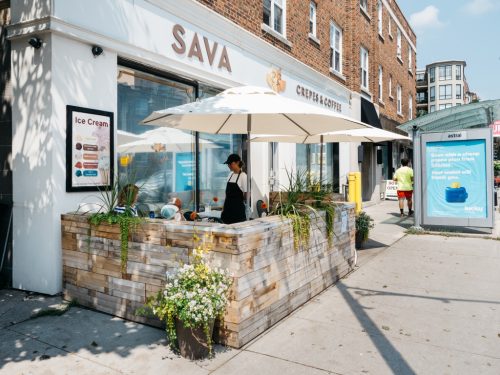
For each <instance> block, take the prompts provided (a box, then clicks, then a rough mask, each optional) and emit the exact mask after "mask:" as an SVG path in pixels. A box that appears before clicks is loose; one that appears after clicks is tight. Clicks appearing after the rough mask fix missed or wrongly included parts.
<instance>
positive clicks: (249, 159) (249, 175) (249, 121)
mask: <svg viewBox="0 0 500 375" xmlns="http://www.w3.org/2000/svg"><path fill="white" fill-rule="evenodd" d="M251 132H252V115H248V116H247V162H248V163H247V207H248V209H249V210H250V212H252V210H251V206H250V203H251V199H250V197H251V195H252V171H251V164H252V152H251V146H252V144H251V143H250V133H251Z"/></svg>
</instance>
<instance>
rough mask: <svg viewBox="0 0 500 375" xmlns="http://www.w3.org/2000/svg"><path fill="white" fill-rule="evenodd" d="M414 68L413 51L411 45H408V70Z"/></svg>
mask: <svg viewBox="0 0 500 375" xmlns="http://www.w3.org/2000/svg"><path fill="white" fill-rule="evenodd" d="M412 69H413V51H412V49H411V46H410V45H408V70H409V71H410V72H411V71H412Z"/></svg>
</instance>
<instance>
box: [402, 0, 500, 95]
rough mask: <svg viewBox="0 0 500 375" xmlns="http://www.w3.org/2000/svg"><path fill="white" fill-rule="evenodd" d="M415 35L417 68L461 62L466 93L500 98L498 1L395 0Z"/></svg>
mask: <svg viewBox="0 0 500 375" xmlns="http://www.w3.org/2000/svg"><path fill="white" fill-rule="evenodd" d="M397 3H398V4H399V7H400V8H401V10H402V11H403V13H404V15H405V16H406V19H407V20H408V21H409V22H410V24H411V25H412V27H413V30H414V31H415V33H416V34H417V66H418V68H420V69H422V68H425V65H426V64H429V63H432V62H435V61H440V60H465V61H466V63H467V67H466V68H465V76H466V78H467V81H468V83H469V87H470V90H471V91H473V92H476V93H477V94H478V95H479V97H480V99H481V100H488V99H500V0H397Z"/></svg>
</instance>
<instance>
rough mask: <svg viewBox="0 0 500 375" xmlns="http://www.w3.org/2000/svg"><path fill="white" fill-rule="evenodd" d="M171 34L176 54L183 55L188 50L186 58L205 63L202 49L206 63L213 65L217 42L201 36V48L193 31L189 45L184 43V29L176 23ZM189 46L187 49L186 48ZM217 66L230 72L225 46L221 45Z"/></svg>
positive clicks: (217, 47)
mask: <svg viewBox="0 0 500 375" xmlns="http://www.w3.org/2000/svg"><path fill="white" fill-rule="evenodd" d="M172 35H173V37H174V39H175V42H174V43H172V49H173V50H174V52H175V53H177V54H178V55H184V54H185V53H186V51H188V54H187V57H188V58H192V59H194V58H196V59H198V61H199V62H200V63H205V56H204V54H203V51H204V52H205V55H206V58H207V60H208V64H209V65H210V66H213V65H214V62H215V61H216V59H215V58H216V56H217V51H218V50H219V44H218V43H217V42H212V43H211V42H210V41H209V40H208V39H207V37H205V36H201V37H202V40H203V46H204V48H203V49H202V47H201V44H200V38H199V37H198V33H194V36H193V38H192V40H191V41H190V42H189V45H188V44H186V40H185V36H186V30H185V29H184V27H182V25H179V24H176V25H174V27H173V28H172ZM188 47H189V49H188ZM217 67H218V68H219V69H225V70H227V71H228V72H229V73H231V63H230V62H229V55H228V53H227V49H226V46H222V50H221V52H220V54H219V56H218V64H217Z"/></svg>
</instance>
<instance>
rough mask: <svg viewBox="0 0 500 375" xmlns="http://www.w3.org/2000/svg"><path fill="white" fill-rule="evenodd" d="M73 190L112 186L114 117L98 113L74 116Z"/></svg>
mask: <svg viewBox="0 0 500 375" xmlns="http://www.w3.org/2000/svg"><path fill="white" fill-rule="evenodd" d="M70 126H71V133H72V134H71V187H72V188H82V187H99V186H109V184H110V174H111V168H110V163H111V118H110V116H103V115H99V114H95V113H87V112H79V111H76V110H75V111H72V113H71V124H70Z"/></svg>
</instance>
